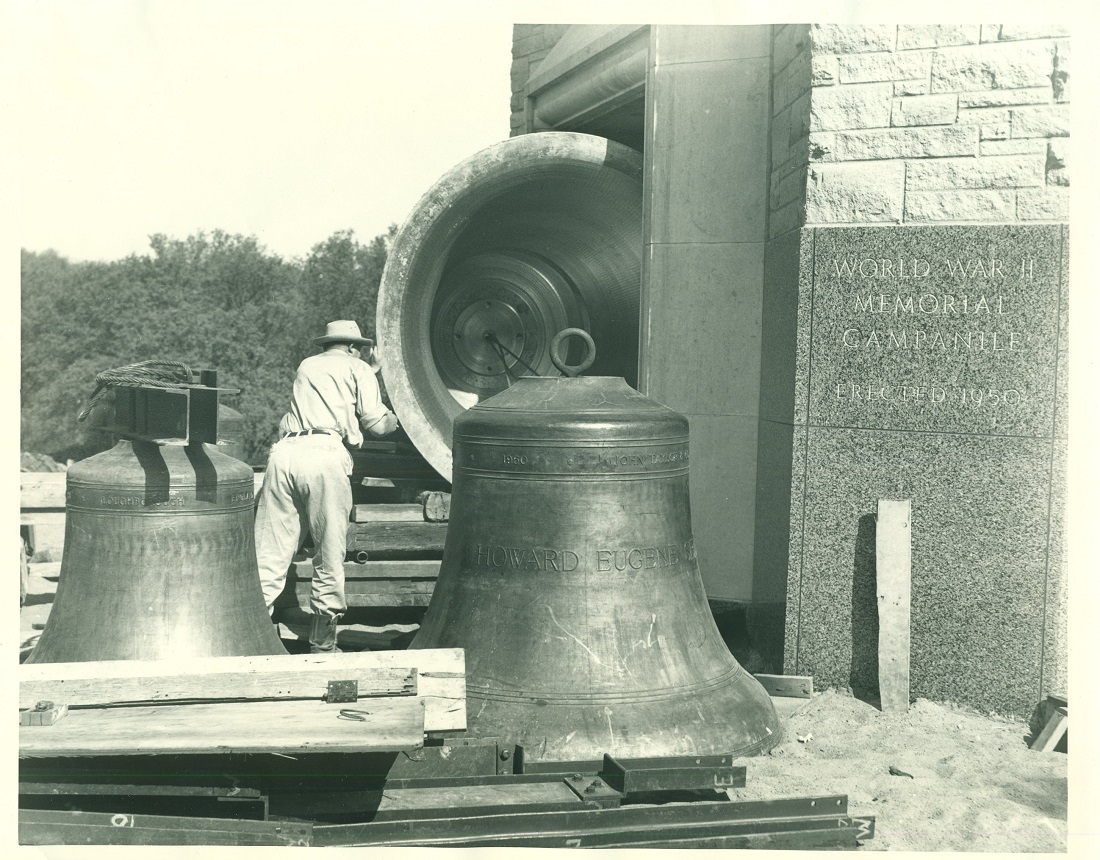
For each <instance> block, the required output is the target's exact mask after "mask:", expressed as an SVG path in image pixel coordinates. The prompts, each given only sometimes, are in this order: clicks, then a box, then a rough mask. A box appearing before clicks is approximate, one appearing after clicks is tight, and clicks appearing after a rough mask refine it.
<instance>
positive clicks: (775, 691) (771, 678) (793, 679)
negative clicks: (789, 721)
mask: <svg viewBox="0 0 1100 860" xmlns="http://www.w3.org/2000/svg"><path fill="white" fill-rule="evenodd" d="M753 677H754V678H756V680H757V681H759V682H760V683H761V685H762V686H763V687H764V689H765V690H767V691H768V695H769V696H784V697H789V698H794V699H810V698H813V695H814V679H813V675H765V674H762V673H757V674H755V675H753Z"/></svg>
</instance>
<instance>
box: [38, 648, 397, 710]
mask: <svg viewBox="0 0 1100 860" xmlns="http://www.w3.org/2000/svg"><path fill="white" fill-rule="evenodd" d="M295 656H297V655H295ZM32 665H37V664H32ZM329 681H354V682H355V684H356V688H357V690H358V695H359V697H360V698H364V699H366V698H372V697H377V696H415V695H416V670H415V669H404V668H392V667H386V668H375V667H372V668H369V669H368V668H362V667H359V666H354V667H352V666H349V667H347V668H346V669H336V668H333V667H327V666H321V667H318V666H302V668H297V667H288V668H287V669H286V670H285V671H283V672H279V673H277V674H276V673H269V672H211V673H208V674H203V675H160V676H157V675H147V676H142V677H134V678H111V679H110V680H109V681H107V682H105V681H104V679H102V678H78V679H74V680H37V681H36V680H24V681H22V682H21V683H20V684H19V707H20V708H30V707H33V706H34V704H35V703H36V702H40V701H57V702H65V703H66V704H68V705H82V706H85V707H88V706H101V707H103V706H108V705H119V704H125V703H135V702H142V703H146V704H171V703H172V702H175V701H180V700H189V701H193V702H199V701H202V700H204V699H205V700H211V699H242V700H256V699H272V700H277V699H323V698H325V696H326V694H327V692H328V682H329Z"/></svg>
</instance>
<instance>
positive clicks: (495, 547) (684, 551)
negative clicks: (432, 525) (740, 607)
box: [465, 538, 696, 573]
mask: <svg viewBox="0 0 1100 860" xmlns="http://www.w3.org/2000/svg"><path fill="white" fill-rule="evenodd" d="M465 555H466V563H467V564H468V565H469V566H470V567H481V568H490V569H496V570H548V571H558V572H561V573H571V572H572V571H574V570H576V569H577V568H578V567H579V566H580V563H581V560H582V555H583V553H577V552H574V551H573V550H570V549H550V548H547V547H535V548H531V547H514V546H501V545H499V544H482V543H475V544H472V545H470V546H468V547H467V548H466V550H465ZM695 558H696V555H695V539H694V538H689V539H688V540H686V541H685V542H684V543H674V544H667V545H665V546H649V547H628V548H618V549H595V550H593V551H592V552H591V558H586V559H584V561H585V565H586V569H588V570H595V571H599V572H609V571H612V570H617V571H627V570H652V569H654V568H664V567H677V566H679V565H680V564H682V563H685V562H692V561H695Z"/></svg>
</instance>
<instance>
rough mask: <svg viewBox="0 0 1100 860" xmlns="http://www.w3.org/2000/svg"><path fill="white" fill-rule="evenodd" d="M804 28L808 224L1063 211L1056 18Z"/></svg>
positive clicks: (1064, 103)
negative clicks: (1048, 21) (1021, 22)
mask: <svg viewBox="0 0 1100 860" xmlns="http://www.w3.org/2000/svg"><path fill="white" fill-rule="evenodd" d="M782 28H783V29H791V28H795V25H782ZM809 36H810V38H809V42H810V48H811V52H812V56H811V58H810V68H811V75H810V83H811V92H810V113H809V121H810V132H809V138H808V143H809V152H808V156H809V163H810V171H809V173H808V182H807V187H806V218H805V222H804V223H806V224H807V225H814V224H820V225H827V224H858V223H867V224H871V223H881V222H882V221H897V222H898V223H908V222H913V223H932V222H943V223H948V222H952V221H967V222H973V221H978V222H980V221H988V222H997V223H1001V222H1013V221H1027V222H1032V221H1042V220H1060V219H1062V218H1064V217H1065V215H1064V213H1065V211H1066V205H1067V203H1066V198H1067V194H1066V191H1065V189H1066V188H1067V187H1068V185H1069V168H1068V163H1067V159H1068V151H1067V150H1068V147H1067V146H1064V145H1062V144H1055V141H1058V140H1064V139H1065V138H1068V137H1069V104H1068V102H1069V84H1070V77H1071V76H1070V42H1069V39H1068V38H1067V30H1066V28H1065V27H1060V26H1055V25H1042V26H1040V25H1028V26H1016V25H1008V24H942V25H927V24H921V25H916V24H899V25H874V26H866V25H840V24H813V25H809ZM844 162H858V163H859V167H857V168H853V169H850V170H847V171H839V170H837V169H836V168H837V165H839V164H840V163H844ZM884 164H890V165H893V167H892V169H882V168H881V165H884ZM899 171H900V173H901V179H900V183H901V191H900V193H901V195H902V199H901V200H900V201H897V200H896V198H897V195H898V193H899V191H898V183H899ZM864 216H865V217H864ZM861 218H862V220H849V219H861ZM795 220H796V219H793V218H790V217H788V218H786V219H785V220H784V224H789V223H792V222H793V221H795ZM772 235H775V233H774V231H773V232H772Z"/></svg>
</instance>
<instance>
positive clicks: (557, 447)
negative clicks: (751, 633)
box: [411, 376, 781, 761]
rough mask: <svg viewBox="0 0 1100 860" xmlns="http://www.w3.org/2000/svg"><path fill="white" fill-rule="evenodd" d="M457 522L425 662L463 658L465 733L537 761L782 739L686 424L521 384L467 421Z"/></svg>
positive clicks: (417, 643)
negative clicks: (704, 562)
mask: <svg viewBox="0 0 1100 860" xmlns="http://www.w3.org/2000/svg"><path fill="white" fill-rule="evenodd" d="M453 443H454V444H453V455H454V459H453V464H454V465H453V469H454V471H453V477H454V480H453V486H452V497H451V521H450V527H449V529H448V533H447V543H446V548H445V551H444V556H443V562H442V567H441V569H440V574H439V580H438V584H437V586H436V590H435V593H434V595H433V597H432V601H431V604H430V606H429V607H428V611H427V614H426V616H425V618H424V622H423V624H422V626H421V629H420V632H419V633H418V634H417V636H416V638H415V640H414V641H413V643H412V646H411V647H413V648H452V647H457V648H464V649H466V672H467V674H466V679H467V680H466V693H467V713H468V715H469V716H468V732H469V734H471V735H474V736H479V737H498V738H500V741H501V743H506V744H520V745H522V746H523V747H524V755H525V758H526V760H528V761H540V760H545V761H572V760H592V759H598V758H600V757H601V756H602V755H603V754H604V753H610V754H612V755H616V756H623V757H627V758H630V757H649V756H660V755H704V754H726V753H729V754H733V755H735V756H736V755H753V754H756V753H759V752H762V751H764V750H767V749H769V748H770V747H772V746H774V745H775V744H776V743H778V741H779V740H780V734H781V732H780V726H779V721H778V719H777V717H776V714H775V710H774V708H773V707H772V704H771V700H770V699H769V697H768V694H767V693H766V691H765V690H764V689H763V687H762V686H761V685H760V684H759V682H757V681H756V679H754V678H753V677H752V676H751V675H749V674H748V673H747V672H746V671H745V670H744V669H743V668H742V667H741V666H740V665H739V664H738V663H737V661H736V660H735V659H734V658H733V656H732V655H731V654H730V653H729V651H728V649H727V648H726V645H725V643H724V642H723V641H722V639H721V637H720V635H719V633H718V630H717V627H716V626H715V623H714V620H713V617H712V615H711V613H710V609H709V607H708V605H707V601H706V595H705V593H704V590H703V581H702V577H701V576H700V573H699V568H698V564H697V561H696V555H695V546H694V541H693V538H692V532H691V513H690V501H689V498H688V456H689V452H688V423H687V419H686V418H685V417H684V416H682V415H680V414H679V413H677V412H675V411H673V410H671V409H668V408H666V407H664V406H662V405H660V404H658V403H656V402H655V401H653V400H650V399H649V398H647V397H645V396H644V395H642V394H639V393H638V392H637V391H635V390H633V389H632V388H630V387H629V386H628V385H627V384H626V382H625V381H624V380H623V379H621V378H612V377H598V376H597V377H585V378H576V379H570V378H554V377H522V378H520V379H519V380H518V381H517V382H516V383H515V384H514V385H512V387H510V388H508V389H507V390H505V391H503V392H501V393H500V394H497V395H495V396H494V397H491V398H489V399H488V400H485V401H483V402H482V403H480V404H478V405H476V406H474V407H473V408H471V409H469V410H468V411H466V412H464V413H463V414H461V415H459V416H458V417H457V418H456V419H455V423H454V439H453Z"/></svg>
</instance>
